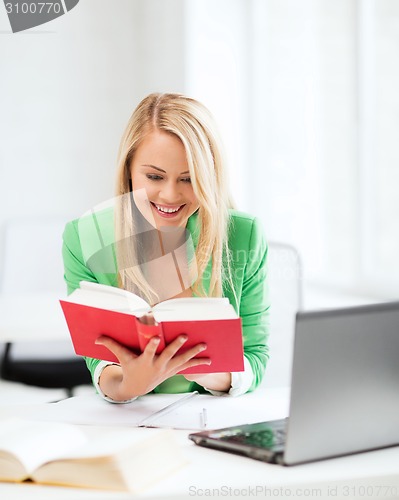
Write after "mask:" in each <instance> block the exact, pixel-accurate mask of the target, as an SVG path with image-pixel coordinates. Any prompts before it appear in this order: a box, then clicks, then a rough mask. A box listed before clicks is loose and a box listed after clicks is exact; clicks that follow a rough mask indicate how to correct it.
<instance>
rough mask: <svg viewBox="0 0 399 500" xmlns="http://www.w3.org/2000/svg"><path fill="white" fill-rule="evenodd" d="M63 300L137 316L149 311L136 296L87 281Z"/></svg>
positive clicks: (145, 304)
mask: <svg viewBox="0 0 399 500" xmlns="http://www.w3.org/2000/svg"><path fill="white" fill-rule="evenodd" d="M63 300H65V301H66V302H73V303H75V304H82V305H85V306H91V307H98V308H100V309H109V310H111V311H119V312H125V313H130V314H135V315H139V316H140V315H142V314H145V313H146V312H148V311H149V310H150V309H151V308H150V306H149V304H148V303H147V302H146V301H145V300H143V299H142V298H141V297H139V296H138V295H135V294H133V293H131V292H128V291H126V290H123V289H121V288H117V287H113V286H109V285H102V284H100V283H91V282H88V281H81V282H80V288H77V289H76V290H74V291H73V292H72V293H71V295H69V296H68V297H67V298H66V299H63Z"/></svg>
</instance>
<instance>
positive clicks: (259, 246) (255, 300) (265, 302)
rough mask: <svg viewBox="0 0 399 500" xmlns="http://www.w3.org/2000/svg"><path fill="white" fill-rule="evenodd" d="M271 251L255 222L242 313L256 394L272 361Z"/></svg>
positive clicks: (246, 347) (247, 264)
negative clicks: (270, 336) (268, 268)
mask: <svg viewBox="0 0 399 500" xmlns="http://www.w3.org/2000/svg"><path fill="white" fill-rule="evenodd" d="M267 257H268V247H267V243H266V240H265V237H264V234H263V230H262V227H261V224H260V222H259V221H258V220H257V219H256V218H255V219H254V220H253V224H252V230H251V234H250V239H249V247H248V255H247V261H246V264H245V267H244V272H243V280H242V289H241V298H240V300H239V304H240V306H239V312H240V317H241V319H242V327H243V342H244V355H245V357H246V358H247V359H248V361H249V363H250V365H251V367H252V372H253V380H252V384H251V386H250V387H249V389H248V391H252V390H254V389H255V388H256V387H257V386H258V385H259V384H260V383H261V382H262V378H263V375H264V372H265V368H266V364H267V361H268V359H269V349H268V344H267V342H268V337H269V330H270V317H269V314H270V298H269V286H268V274H267Z"/></svg>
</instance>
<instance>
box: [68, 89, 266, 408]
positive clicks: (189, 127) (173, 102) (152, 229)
mask: <svg viewBox="0 0 399 500" xmlns="http://www.w3.org/2000/svg"><path fill="white" fill-rule="evenodd" d="M116 194H117V197H116V201H115V209H114V212H113V216H112V218H111V219H110V218H107V217H108V215H104V211H103V212H102V213H101V214H99V215H98V217H97V216H96V215H93V217H91V218H92V219H94V224H93V223H92V224H91V227H94V226H95V231H94V232H93V239H95V240H96V242H98V241H99V240H100V241H101V243H103V242H105V241H109V240H110V238H103V235H105V234H110V233H112V234H113V238H114V241H113V243H112V244H111V245H110V246H109V247H108V248H106V251H105V254H106V255H107V256H108V258H109V259H108V260H111V261H112V262H111V264H114V263H115V261H116V268H115V272H114V273H111V272H110V269H112V265H111V266H110V267H108V268H107V269H108V270H107V271H104V270H101V268H99V267H98V266H95V265H94V264H95V259H93V260H90V258H87V255H86V254H85V248H84V246H89V247H91V248H93V244H92V242H90V241H89V244H88V245H87V240H88V239H90V236H88V235H87V228H88V226H87V224H84V223H83V224H80V223H79V221H72V222H71V223H69V224H68V225H67V227H66V229H65V232H64V246H63V255H64V264H65V279H66V281H67V284H68V291H69V292H72V291H73V290H74V289H75V288H77V287H78V286H79V282H80V281H82V280H86V281H97V282H99V283H105V284H111V285H113V286H119V287H120V288H123V289H125V290H129V291H133V292H134V293H136V294H137V295H140V296H141V297H143V298H144V299H146V300H147V302H149V303H151V304H155V303H157V302H159V301H160V300H165V299H169V298H179V299H180V298H182V297H187V296H192V295H195V296H199V297H200V296H202V297H204V296H210V297H227V298H228V299H229V301H230V303H231V304H232V305H233V307H234V308H235V310H236V312H237V313H238V314H239V315H240V317H241V321H242V329H243V344H244V368H245V369H244V371H243V372H238V373H207V374H195V375H180V374H179V373H180V372H181V371H183V370H185V369H186V368H191V367H193V366H197V365H202V364H210V360H209V359H208V358H207V357H206V345H204V344H203V343H199V344H198V345H196V346H194V347H192V348H190V349H186V350H185V351H184V350H182V351H180V348H181V347H182V346H183V345H184V343H185V341H186V340H187V336H186V335H184V332H181V333H182V334H181V335H179V336H178V337H177V338H176V339H175V340H174V341H173V342H171V343H170V344H169V345H167V346H166V348H165V349H164V350H163V351H162V352H161V353H160V354H157V353H156V351H157V346H158V343H159V338H157V337H154V338H152V340H151V341H150V342H149V343H148V344H147V346H146V348H145V349H144V351H143V353H142V354H136V353H133V352H131V351H130V350H128V349H127V348H125V347H124V346H123V345H121V344H119V343H117V342H115V341H114V340H112V339H111V338H108V337H106V336H101V337H100V338H99V339H98V340H97V342H98V343H99V344H103V345H104V346H105V347H107V348H108V349H109V350H110V351H112V352H113V354H114V355H115V356H116V358H117V359H118V360H119V363H118V364H115V363H109V362H106V361H101V360H98V359H89V358H86V362H87V365H88V368H89V369H90V371H91V373H92V377H93V381H94V384H95V386H96V388H97V390H98V392H99V393H100V394H101V395H102V396H103V397H105V398H106V399H107V400H109V401H112V402H125V401H131V400H132V399H134V398H136V397H137V396H140V395H143V394H146V393H148V392H151V391H154V392H188V391H193V390H197V391H202V392H205V391H209V392H211V393H212V394H220V393H226V392H228V393H229V394H231V395H240V394H243V393H245V392H247V391H250V390H254V389H255V388H256V387H257V386H258V385H259V384H260V383H261V381H262V378H263V374H264V371H265V367H266V362H267V359H268V347H267V340H268V334H269V296H268V280H267V254H268V248H267V244H266V242H265V239H264V236H263V232H262V229H261V227H260V224H259V222H258V221H257V220H256V218H254V217H252V216H250V215H248V214H244V213H242V212H238V211H236V210H233V208H232V203H231V200H230V195H229V190H228V183H227V180H226V172H225V161H224V157H223V154H222V148H221V142H220V139H219V137H218V134H217V132H216V127H215V124H214V122H213V119H212V117H211V114H210V113H209V111H208V110H207V109H206V108H205V107H204V106H203V105H202V104H201V103H199V102H198V101H196V100H194V99H191V98H189V97H186V96H183V95H180V94H151V95H149V96H147V97H146V98H145V99H143V101H142V102H141V103H140V104H139V105H138V107H137V108H136V109H135V111H134V112H133V114H132V116H131V118H130V120H129V122H128V124H127V127H126V130H125V133H124V135H123V137H122V141H121V145H120V148H119V160H118V176H117V192H116ZM93 214H94V212H93ZM110 220H111V224H112V231H108V233H106V229H104V227H105V228H109V226H110ZM102 226H104V227H102ZM85 233H86V234H85ZM84 240H85V242H84ZM188 242H191V246H190V245H189V244H188ZM94 246H95V245H94ZM102 250H104V247H103V248H102ZM97 263H98V260H97ZM177 263H178V265H177ZM193 264H194V266H193ZM192 267H194V268H195V273H192V272H191V271H192ZM176 271H177V272H178V274H179V280H177V283H180V285H181V286H180V288H179V289H178V290H177V288H176V286H172V283H170V282H169V281H170V279H169V278H170V277H171V276H172V274H173V272H175V274H176ZM184 272H185V273H186V274H185V275H184ZM175 283H176V280H175ZM202 351H205V352H204V356H203V357H199V356H198V355H199V354H200V353H201V352H202Z"/></svg>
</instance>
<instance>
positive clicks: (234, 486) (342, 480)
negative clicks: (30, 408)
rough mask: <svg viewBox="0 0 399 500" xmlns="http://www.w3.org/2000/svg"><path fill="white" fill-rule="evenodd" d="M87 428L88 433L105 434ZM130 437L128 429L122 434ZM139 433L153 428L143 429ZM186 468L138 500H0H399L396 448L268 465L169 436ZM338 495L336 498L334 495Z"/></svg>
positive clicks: (70, 494)
mask: <svg viewBox="0 0 399 500" xmlns="http://www.w3.org/2000/svg"><path fill="white" fill-rule="evenodd" d="M109 430H110V429H109V427H108V428H101V427H97V428H95V429H94V428H92V429H91V432H93V431H94V432H99V433H100V432H101V433H103V432H109ZM126 432H129V429H128V428H127V429H126ZM142 432H143V433H151V432H154V429H142ZM174 433H175V435H176V437H177V439H178V441H179V442H180V444H181V446H182V448H183V449H184V452H185V454H186V456H187V458H188V460H189V463H188V464H187V465H186V466H184V467H183V468H182V469H181V470H180V471H178V472H177V473H176V474H174V475H172V476H171V477H170V478H169V479H165V480H163V481H161V482H159V483H157V484H155V485H154V486H153V487H151V488H150V489H147V490H146V491H145V492H143V493H142V494H141V495H133V494H131V493H119V492H104V491H99V490H83V489H75V488H61V487H59V488H58V487H52V486H42V485H34V484H29V483H27V484H7V483H2V484H0V496H1V498H4V499H7V500H14V499H25V498H29V500H36V499H37V500H39V499H40V500H46V499H53V498H57V500H63V499H71V498H73V499H74V500H80V499H82V500H83V499H90V500H91V499H109V500H111V499H115V500H118V499H127V498H171V499H174V500H178V499H189V498H195V497H215V498H218V497H223V498H243V497H254V498H256V497H258V498H268V497H269V498H289V497H295V496H297V497H300V496H302V497H308V498H363V499H364V498H367V499H371V498H373V499H374V498H375V499H387V498H398V497H399V447H395V448H388V449H385V450H378V451H373V452H368V453H362V454H358V455H352V456H347V457H342V458H337V459H333V460H325V461H321V462H315V463H312V464H306V465H300V466H295V467H282V466H277V465H269V464H265V463H262V462H258V461H255V460H251V459H249V458H245V457H240V456H236V455H232V454H228V453H223V452H217V451H213V450H208V449H205V448H201V447H199V446H196V445H194V444H193V443H191V441H189V440H188V439H187V432H185V431H174ZM335 492H337V494H335Z"/></svg>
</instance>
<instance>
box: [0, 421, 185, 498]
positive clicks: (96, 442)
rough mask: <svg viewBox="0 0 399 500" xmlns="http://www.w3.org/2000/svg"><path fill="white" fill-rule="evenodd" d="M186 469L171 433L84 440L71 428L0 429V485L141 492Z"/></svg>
mask: <svg viewBox="0 0 399 500" xmlns="http://www.w3.org/2000/svg"><path fill="white" fill-rule="evenodd" d="M185 463H186V460H185V458H184V456H183V454H182V452H181V450H180V447H179V445H178V444H177V442H175V440H174V437H173V435H172V434H171V431H167V430H159V431H154V433H153V434H151V435H150V436H149V435H147V434H145V435H143V434H142V433H140V431H139V430H138V429H129V430H126V429H125V430H124V431H111V432H106V433H105V434H104V436H103V437H102V438H100V439H89V438H88V437H87V436H86V434H84V433H83V431H82V430H81V429H79V428H78V427H76V426H73V425H70V424H65V423H58V422H51V423H50V422H34V421H29V420H24V419H9V420H5V421H2V422H1V427H0V481H12V482H21V481H25V480H32V481H34V482H37V483H43V484H53V485H59V486H74V487H83V488H95V489H107V490H120V491H133V492H138V491H142V490H143V489H144V488H145V487H147V486H149V485H151V484H154V482H155V481H157V480H159V479H161V478H162V477H168V476H169V475H170V474H171V473H172V472H173V471H175V470H177V469H178V468H180V467H181V466H182V465H184V464H185Z"/></svg>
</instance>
